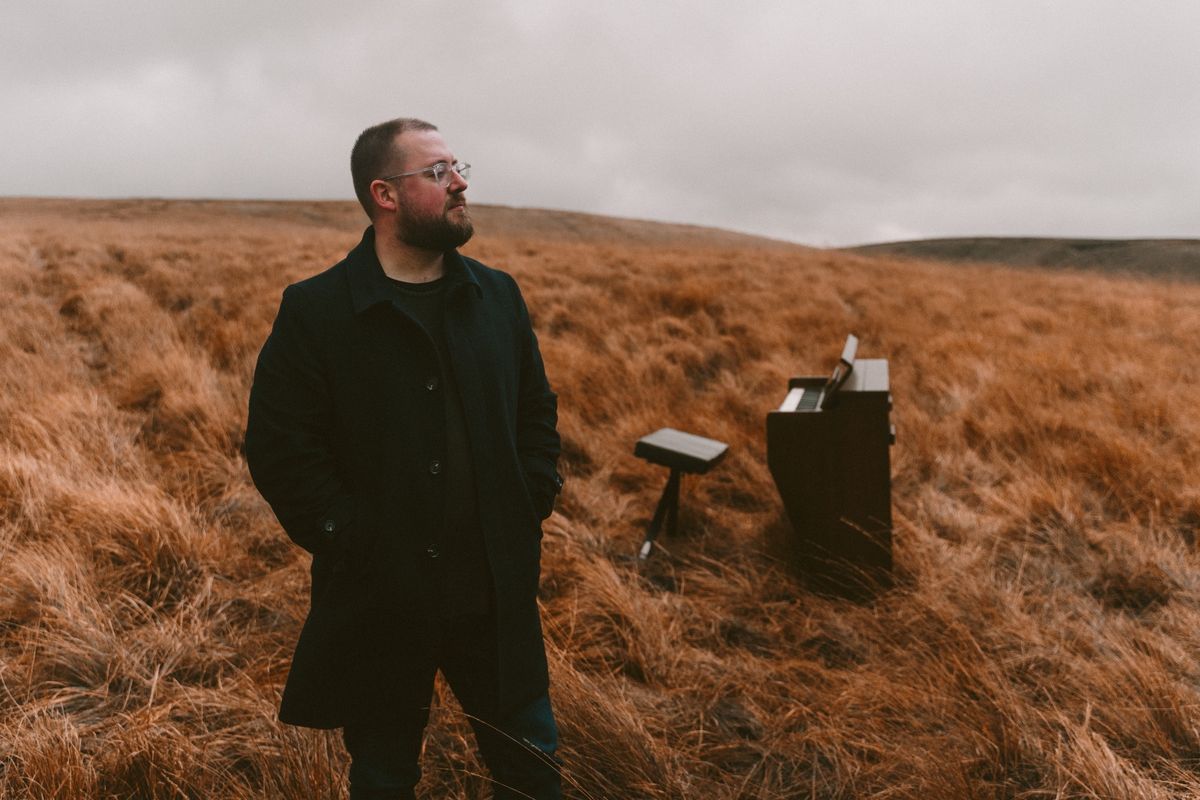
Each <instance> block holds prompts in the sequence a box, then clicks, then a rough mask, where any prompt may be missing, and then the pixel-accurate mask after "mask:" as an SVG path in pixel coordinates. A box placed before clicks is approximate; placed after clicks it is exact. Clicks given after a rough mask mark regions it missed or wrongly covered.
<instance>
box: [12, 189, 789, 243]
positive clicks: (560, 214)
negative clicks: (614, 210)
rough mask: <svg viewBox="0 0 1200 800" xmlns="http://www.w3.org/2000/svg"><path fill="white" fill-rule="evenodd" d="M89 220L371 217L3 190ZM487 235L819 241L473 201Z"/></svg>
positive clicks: (340, 211) (312, 203) (20, 211)
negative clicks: (55, 195) (32, 193)
mask: <svg viewBox="0 0 1200 800" xmlns="http://www.w3.org/2000/svg"><path fill="white" fill-rule="evenodd" d="M56 215H58V216H61V217H62V218H63V219H67V218H74V219H79V218H82V219H86V220H88V221H96V222H101V221H108V222H114V223H123V222H131V221H134V220H140V221H144V222H149V221H153V222H155V223H157V224H161V223H168V222H170V223H186V224H192V225H195V224H205V223H208V222H211V221H213V220H217V219H220V220H226V221H227V220H228V219H230V218H231V215H232V216H234V217H240V218H244V219H252V220H253V219H258V220H264V221H268V220H269V221H271V222H278V223H283V224H288V225H301V226H303V227H305V228H308V229H312V228H332V229H336V230H345V231H361V230H362V229H363V228H364V227H366V225H367V218H366V216H365V215H364V214H363V212H362V209H361V208H359V205H358V203H356V202H354V201H352V200H177V199H158V198H131V199H104V200H77V199H70V198H51V197H45V198H43V197H37V198H33V197H0V216H2V217H3V218H4V219H6V220H8V221H10V222H12V223H17V224H20V223H23V222H25V223H27V222H29V221H31V220H33V219H37V220H39V221H40V220H52V219H53V218H54V217H55V216H56ZM471 216H472V218H473V219H474V221H475V228H476V231H477V233H479V234H480V235H482V236H495V235H503V236H505V237H510V238H514V239H517V238H521V237H529V238H531V239H538V240H541V241H557V242H574V243H588V244H602V243H609V244H620V245H649V246H654V247H680V246H687V247H695V246H699V247H716V248H750V249H763V248H765V249H770V250H789V251H796V250H812V249H813V248H809V247H805V246H804V245H800V244H795V243H792V242H784V241H780V240H777V239H768V238H766V237H762V236H754V235H752V234H748V233H737V232H734V231H728V230H722V229H720V228H708V227H703V226H700V225H686V224H682V223H673V222H655V221H652V220H641V219H627V218H623V217H608V216H601V215H599V214H585V213H583V212H580V211H558V210H553V209H543V208H516V207H513V206H501V205H487V204H482V203H472V204H471Z"/></svg>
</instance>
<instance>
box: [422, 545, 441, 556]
mask: <svg viewBox="0 0 1200 800" xmlns="http://www.w3.org/2000/svg"><path fill="white" fill-rule="evenodd" d="M441 554H442V551H440V550H438V546H437V545H436V544H431V545H429V547H426V548H425V555H427V556H429V557H430V558H437V557H438V556H440V555H441Z"/></svg>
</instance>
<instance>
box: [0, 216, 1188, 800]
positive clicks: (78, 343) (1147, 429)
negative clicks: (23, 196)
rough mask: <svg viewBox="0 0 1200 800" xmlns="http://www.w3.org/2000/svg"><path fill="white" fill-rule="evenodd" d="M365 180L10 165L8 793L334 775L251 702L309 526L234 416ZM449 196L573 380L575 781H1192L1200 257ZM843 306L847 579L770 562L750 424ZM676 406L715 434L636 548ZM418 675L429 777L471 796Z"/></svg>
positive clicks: (471, 767)
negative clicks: (172, 193)
mask: <svg viewBox="0 0 1200 800" xmlns="http://www.w3.org/2000/svg"><path fill="white" fill-rule="evenodd" d="M360 217H361V212H358V211H357V210H356V208H355V207H353V206H351V205H350V204H340V203H240V202H225V203H217V202H211V203H202V202H166V201H87V202H85V201H56V200H0V303H2V306H0V307H2V308H3V314H2V315H0V382H2V391H0V431H2V432H3V435H2V437H0V448H2V450H0V797H4V798H14V799H15V798H75V797H78V798H135V797H136V798H201V797H203V798H263V797H267V798H284V799H286V800H299V799H300V798H305V799H306V800H307V799H308V798H337V797H341V796H342V792H343V790H344V780H345V768H346V762H345V758H344V756H343V754H342V751H341V747H340V742H339V741H338V739H337V735H336V734H335V733H334V734H329V733H322V732H314V731H307V730H300V729H294V728H289V727H284V726H281V725H279V724H278V723H277V722H276V720H275V709H276V704H277V701H278V695H279V692H280V689H281V686H282V683H283V680H284V678H285V676H286V671H287V668H288V660H289V658H290V655H291V648H292V646H293V644H294V642H295V639H296V636H297V633H298V631H299V626H300V624H301V623H302V621H303V618H304V614H305V612H306V610H307V581H308V573H307V566H308V562H307V557H306V555H305V554H304V553H303V552H302V551H301V550H299V548H296V547H295V546H293V545H292V544H291V543H290V542H289V541H288V540H287V538H286V537H285V536H284V534H283V533H282V531H281V530H280V529H279V528H278V526H277V524H276V522H275V520H274V518H273V517H272V515H271V513H270V510H269V509H268V508H267V506H266V505H265V503H264V502H263V501H262V500H261V499H260V498H259V496H258V494H257V493H256V491H255V490H254V488H253V486H252V485H251V483H250V480H249V477H248V474H247V471H246V466H245V462H244V460H243V458H242V456H241V453H240V448H241V443H242V433H243V430H244V425H245V408H246V397H247V391H248V386H249V382H250V377H251V374H252V370H253V364H254V359H255V357H256V355H257V351H258V348H259V346H260V345H261V343H262V341H263V339H264V337H265V336H266V333H267V330H268V329H269V326H270V323H271V320H272V319H273V316H274V313H275V310H276V307H277V304H278V300H279V295H280V292H281V291H282V289H283V287H284V286H285V285H286V284H287V283H288V282H290V281H294V280H296V279H298V278H300V277H303V276H306V275H309V274H312V273H314V272H316V271H319V270H321V269H324V268H325V267H326V266H328V265H329V264H331V263H333V262H334V261H336V260H337V259H339V258H340V257H341V256H342V255H343V254H344V253H345V252H346V251H347V250H348V249H349V248H350V247H351V246H353V245H354V244H355V243H356V242H357V240H358V236H359V234H360V232H361V227H362V224H363V223H362V222H361V220H360ZM475 218H476V223H477V229H478V230H479V231H480V233H479V235H478V236H477V237H476V239H475V240H474V241H472V242H471V243H470V244H469V245H468V247H467V252H469V253H470V254H471V255H474V256H476V257H478V258H480V259H482V260H483V261H485V262H489V263H491V264H493V265H495V266H499V267H502V268H504V269H506V270H508V271H510V272H511V273H513V274H514V275H515V276H516V277H517V279H518V280H519V281H520V283H521V285H522V287H523V289H524V291H525V295H526V298H527V300H528V303H529V306H530V308H531V311H532V313H533V315H534V323H535V327H536V329H537V331H538V333H539V336H540V339H541V344H542V351H543V354H544V356H545V360H546V364H547V371H548V373H549V376H550V379H551V382H552V384H553V386H554V388H555V390H556V391H557V392H558V394H559V404H560V430H561V433H562V435H563V440H564V462H563V472H564V474H565V475H566V476H567V481H568V482H567V487H566V489H565V492H564V495H563V496H562V497H561V498H560V503H559V507H558V510H557V511H556V513H555V514H554V516H553V517H551V519H550V520H549V521H548V522H547V523H546V526H545V532H546V536H545V541H544V544H543V547H544V570H543V586H542V596H543V612H544V619H545V623H546V632H547V645H548V651H549V656H550V663H551V677H552V682H553V686H552V697H553V700H554V702H555V704H556V708H557V712H558V717H559V722H560V725H561V728H562V735H563V743H564V749H563V752H562V755H563V757H564V759H565V760H566V762H567V772H566V776H567V780H568V783H569V785H570V792H569V796H571V797H574V798H613V799H614V800H637V799H639V798H646V799H647V800H666V799H667V798H672V799H674V798H700V799H703V800H708V799H709V798H712V799H713V800H734V798H738V799H744V800H750V799H751V798H753V799H755V800H777V799H779V798H808V797H813V798H881V799H882V798H921V800H961V799H962V798H1084V797H1086V798H1169V797H1189V796H1196V795H1200V661H1198V656H1200V633H1198V631H1200V559H1198V556H1197V551H1196V548H1197V542H1196V539H1197V536H1198V535H1200V483H1198V479H1197V475H1198V474H1200V412H1198V411H1197V408H1198V406H1200V361H1198V360H1197V358H1196V355H1195V343H1196V342H1197V341H1200V285H1198V284H1196V283H1183V282H1171V281H1166V280H1158V281H1156V280H1150V279H1141V280H1138V279H1132V278H1117V277H1112V276H1104V275H1097V274H1082V273H1078V274H1077V273H1069V272H1056V273H1053V274H1051V273H1048V272H1038V271H1034V270H1014V269H1007V268H1003V267H985V266H959V265H946V264H940V263H933V262H920V261H911V260H904V261H889V260H887V259H884V258H867V257H863V256H859V255H854V254H849V253H840V252H828V251H821V250H814V249H808V248H803V247H798V246H789V245H782V244H779V243H771V242H762V241H758V240H754V239H751V238H749V237H742V236H737V235H734V234H723V233H720V232H713V231H704V230H701V229H692V228H686V227H681V226H655V225H652V224H649V223H635V222H631V221H620V220H617V221H614V220H604V219H602V218H593V217H586V216H584V215H556V214H554V213H552V212H539V211H516V210H512V209H489V208H480V209H478V210H477V211H476V212H475ZM849 331H854V332H856V333H857V334H858V336H859V337H860V339H861V344H860V348H859V354H860V355H861V356H862V357H878V358H887V359H889V362H890V367H891V376H892V393H893V396H894V399H895V409H894V411H893V422H894V423H895V425H896V428H897V432H898V440H897V443H896V446H895V447H894V448H893V451H892V457H893V467H892V469H893V503H894V515H895V522H896V525H895V532H894V540H895V559H896V564H897V585H896V587H895V588H894V589H892V590H890V591H889V592H887V593H885V594H883V595H882V596H880V597H879V598H877V599H876V600H875V601H874V602H873V603H864V604H855V603H851V602H847V601H844V600H837V599H831V598H823V597H819V596H816V595H814V594H811V593H809V592H807V591H806V590H805V589H804V587H803V586H802V584H801V582H800V581H799V580H798V579H797V577H796V576H795V574H794V573H793V571H792V569H791V568H790V567H789V565H788V562H787V559H786V552H787V549H786V546H785V545H786V541H787V537H788V527H787V521H786V519H785V518H783V517H782V512H781V504H780V502H779V499H778V496H777V493H776V490H775V487H774V485H773V483H772V481H771V478H770V475H769V473H768V471H767V468H766V457H765V441H764V428H765V415H766V412H767V411H768V410H770V409H771V408H773V407H775V406H776V405H778V403H779V402H780V401H781V400H782V399H783V395H784V392H785V388H786V382H787V379H788V377H789V376H791V375H796V374H808V373H816V374H820V373H824V372H826V371H828V370H829V369H830V368H831V367H832V360H833V359H834V358H835V357H836V354H837V353H838V352H839V351H840V347H841V342H842V340H843V339H844V337H845V334H846V333H847V332H849ZM662 426H672V427H676V428H681V429H684V430H691V431H695V432H698V433H703V434H705V435H707V436H711V437H714V438H718V439H721V440H724V441H726V442H729V443H730V445H731V450H730V455H729V457H728V459H727V460H726V461H725V462H724V463H723V464H722V465H721V466H720V467H719V468H718V469H717V470H715V471H714V472H712V473H711V474H709V475H706V476H703V477H699V478H688V479H685V482H684V499H683V514H682V518H681V521H680V523H681V529H682V530H681V535H680V536H678V537H676V538H674V539H666V540H662V543H663V545H664V549H663V550H662V551H660V552H659V553H658V554H657V555H656V557H655V561H654V562H652V566H651V567H650V568H649V569H648V570H646V571H644V572H641V573H639V571H638V570H637V569H636V568H635V566H634V565H633V563H632V562H631V560H630V556H631V555H632V554H633V553H634V552H635V551H636V548H637V545H638V544H639V542H640V539H641V536H642V531H643V529H644V527H645V525H646V523H647V521H648V519H649V516H650V514H651V512H652V511H653V507H654V503H655V501H656V499H657V494H658V492H659V491H660V489H661V485H662V481H663V479H664V477H665V475H664V474H663V471H662V470H661V468H656V467H652V466H650V465H648V464H646V463H645V462H643V461H640V460H638V459H636V458H634V457H633V455H632V447H633V443H634V442H635V441H636V439H637V438H638V437H640V436H641V435H643V434H645V433H648V432H649V431H652V430H654V429H656V428H658V427H662ZM437 702H438V705H437V708H436V709H435V712H434V716H433V721H432V723H431V727H430V731H429V737H428V743H427V746H426V754H425V766H426V778H425V780H424V782H423V784H422V786H423V791H424V795H423V796H425V797H428V798H474V797H481V796H484V787H485V783H486V781H485V779H484V778H483V777H481V775H480V771H481V768H480V766H479V764H478V762H477V760H476V758H475V756H474V754H473V752H472V748H471V745H470V739H469V736H468V733H467V731H468V728H467V725H466V723H465V721H464V720H463V719H462V718H461V715H460V714H459V713H458V712H457V707H456V706H455V704H454V701H453V697H452V696H451V695H450V694H449V692H448V691H446V690H445V689H444V688H442V687H440V686H439V689H438V700H437Z"/></svg>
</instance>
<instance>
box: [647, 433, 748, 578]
mask: <svg viewBox="0 0 1200 800" xmlns="http://www.w3.org/2000/svg"><path fill="white" fill-rule="evenodd" d="M727 452H729V445H727V444H725V443H724V442H718V441H717V440H716V439H706V438H705V437H703V436H696V435H695V434H693V433H684V432H683V431H677V430H675V429H674V428H660V429H658V430H656V431H655V432H654V433H650V434H647V435H645V436H643V437H642V438H641V439H639V440H638V442H637V444H636V445H634V448H633V454H634V455H635V456H637V457H638V458H644V459H646V460H647V461H649V462H650V463H651V464H658V465H660V466H664V467H667V468H668V469H669V470H671V475H670V477H668V478H667V485H666V487H665V488H664V489H663V493H662V496H661V497H660V498H659V500H658V507H657V508H656V509H655V510H654V518H653V519H652V520H650V527H649V528H648V529H647V531H646V539H645V541H643V542H642V547H641V550H640V551H639V552H638V559H639V560H641V561H645V560H646V559H647V558H649V556H650V553H651V551H652V550H653V549H654V539H655V538H656V537H657V536H658V533H659V531H660V530H662V527H663V522H664V521H665V522H666V525H667V533H668V534H670V535H672V536H673V535H674V534H675V525H676V520H677V519H678V517H679V483H680V477H681V475H682V474H683V473H685V472H690V473H692V474H696V475H702V474H704V473H705V472H708V471H709V470H710V469H712V468H713V467H714V466H716V465H717V464H718V463H720V461H721V459H723V458H725V454H726V453H727Z"/></svg>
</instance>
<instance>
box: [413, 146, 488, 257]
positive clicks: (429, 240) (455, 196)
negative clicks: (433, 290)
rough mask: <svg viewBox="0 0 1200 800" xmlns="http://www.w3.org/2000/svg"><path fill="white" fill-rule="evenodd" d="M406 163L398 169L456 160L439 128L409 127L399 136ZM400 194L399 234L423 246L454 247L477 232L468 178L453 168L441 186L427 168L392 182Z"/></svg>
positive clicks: (443, 248) (415, 245) (414, 168)
mask: <svg viewBox="0 0 1200 800" xmlns="http://www.w3.org/2000/svg"><path fill="white" fill-rule="evenodd" d="M396 144H397V146H398V147H399V149H400V151H401V152H402V153H404V164H403V165H401V168H399V169H397V170H396V172H398V173H399V172H411V171H413V170H418V169H422V168H424V167H432V166H433V165H434V164H436V163H438V162H439V161H444V162H445V163H446V164H453V163H454V154H453V153H452V152H450V148H449V147H447V146H446V142H445V141H444V140H443V139H442V136H441V134H440V133H438V132H437V131H407V132H405V133H402V134H400V136H399V137H398V138H397V139H396ZM393 185H395V187H396V191H397V192H398V194H399V202H398V206H399V208H398V211H397V213H396V223H397V224H396V238H397V239H399V240H400V241H401V242H403V243H405V244H407V245H409V246H410V247H419V248H421V249H424V250H438V251H445V250H452V249H454V248H456V247H461V246H462V245H464V244H466V243H467V241H468V240H469V239H470V238H471V235H472V234H474V233H475V227H474V226H473V225H472V224H471V214H470V212H469V211H467V195H466V191H467V181H466V179H464V178H463V177H462V176H461V175H459V174H458V173H457V172H455V171H454V170H450V171H449V172H448V183H447V184H446V185H445V186H440V185H439V184H438V182H437V181H436V180H434V178H433V176H432V175H431V174H430V173H428V172H424V173H421V174H419V175H409V176H408V177H405V178H398V179H396V180H395V181H394V182H393Z"/></svg>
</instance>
